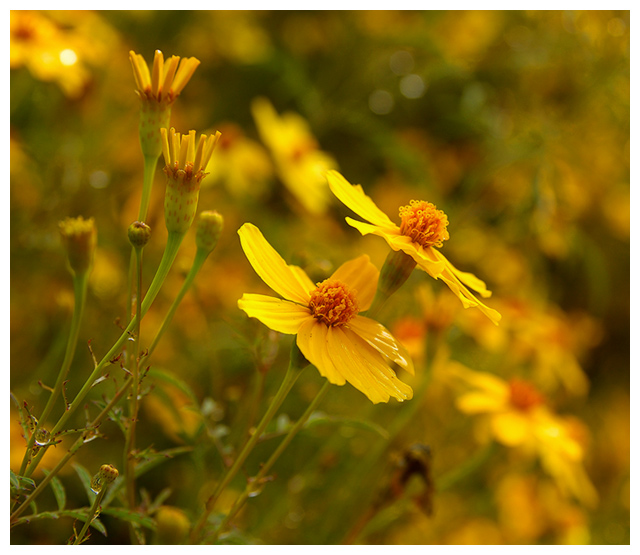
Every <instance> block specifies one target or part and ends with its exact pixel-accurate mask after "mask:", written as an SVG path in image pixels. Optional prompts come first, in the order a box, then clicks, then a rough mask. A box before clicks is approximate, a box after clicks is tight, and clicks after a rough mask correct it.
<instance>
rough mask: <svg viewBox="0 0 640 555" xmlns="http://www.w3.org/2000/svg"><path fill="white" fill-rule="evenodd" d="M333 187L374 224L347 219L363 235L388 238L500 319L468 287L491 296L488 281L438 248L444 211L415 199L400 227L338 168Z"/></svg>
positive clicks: (331, 176) (468, 302)
mask: <svg viewBox="0 0 640 555" xmlns="http://www.w3.org/2000/svg"><path fill="white" fill-rule="evenodd" d="M327 179H328V181H329V187H330V188H331V191H332V192H333V194H334V195H335V196H336V197H338V199H339V200H340V201H341V202H343V203H344V204H345V205H346V206H347V207H348V208H350V209H351V210H353V211H354V212H355V213H356V214H358V215H359V216H361V217H362V218H364V219H365V220H367V221H368V222H370V223H365V222H361V221H357V220H353V219H352V218H346V220H347V223H348V224H349V225H350V226H352V227H355V228H356V229H357V230H358V231H359V232H360V233H362V235H367V234H369V233H372V234H374V235H378V236H380V237H382V238H383V239H385V240H386V241H387V243H388V244H389V246H390V247H391V248H392V249H393V250H394V251H396V252H399V251H402V252H403V253H404V254H406V255H408V256H409V257H411V258H412V259H413V264H417V266H418V268H420V269H421V270H424V271H425V272H427V273H428V274H429V275H430V276H431V277H433V278H435V279H441V280H442V281H444V282H445V283H446V284H447V285H448V286H449V288H450V289H451V291H453V292H454V293H455V294H456V295H457V296H458V298H459V299H460V300H461V301H462V304H463V306H464V307H465V308H469V307H472V306H475V307H477V308H478V309H479V310H481V311H482V312H483V313H484V314H485V315H486V316H487V317H488V318H489V319H490V320H491V321H492V322H493V323H494V324H497V323H498V322H499V321H500V318H501V316H500V314H499V313H498V312H497V311H496V310H493V309H492V308H489V307H488V306H486V305H485V304H483V303H482V302H481V301H479V300H478V299H477V298H476V297H475V295H473V293H471V291H469V289H468V288H471V289H473V290H474V291H477V292H478V293H479V294H480V295H481V296H482V297H485V298H486V297H490V296H491V291H488V290H487V287H486V285H485V283H484V282H483V281H481V280H479V279H478V278H477V277H476V276H474V275H473V274H470V273H467V272H461V271H460V270H458V269H457V268H456V267H454V266H453V264H451V262H449V260H447V258H446V257H445V256H444V255H443V254H442V253H441V252H440V251H439V250H437V248H436V247H441V246H442V243H443V241H445V240H446V239H448V238H449V232H448V231H447V225H448V223H449V222H448V220H447V216H446V215H445V213H444V212H442V210H437V209H436V207H435V206H434V205H433V204H431V203H430V202H425V201H415V200H412V201H411V203H410V204H409V205H407V206H402V207H401V208H400V218H401V220H402V222H401V224H400V226H398V225H396V224H395V223H393V222H392V221H391V220H390V219H389V217H388V216H387V215H386V214H385V213H384V212H382V210H380V209H379V208H378V207H377V206H376V205H375V203H374V202H373V200H371V198H370V197H368V196H367V195H365V193H364V191H363V189H362V187H361V186H360V185H351V184H350V183H349V182H348V181H347V180H346V179H345V178H344V177H343V176H342V175H340V173H338V172H337V171H334V170H332V171H329V172H328V173H327Z"/></svg>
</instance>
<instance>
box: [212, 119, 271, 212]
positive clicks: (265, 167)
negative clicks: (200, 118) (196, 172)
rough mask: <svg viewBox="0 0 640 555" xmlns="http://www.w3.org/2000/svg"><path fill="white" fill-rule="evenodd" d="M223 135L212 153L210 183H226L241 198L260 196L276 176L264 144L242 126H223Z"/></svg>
mask: <svg viewBox="0 0 640 555" xmlns="http://www.w3.org/2000/svg"><path fill="white" fill-rule="evenodd" d="M219 129H220V132H221V133H222V136H221V138H220V141H219V143H218V146H217V147H216V149H215V151H214V152H213V155H212V156H211V163H210V164H209V165H210V167H211V171H210V175H209V178H208V179H207V183H223V184H224V186H225V187H226V188H227V190H228V191H229V192H230V193H231V194H232V195H233V196H234V197H235V198H238V199H243V198H247V197H248V196H249V197H254V198H259V197H261V196H262V195H263V194H264V193H265V192H266V190H267V182H268V180H269V179H271V178H272V177H273V164H272V162H271V159H270V158H269V154H268V153H267V151H266V150H265V149H264V147H263V146H262V145H261V144H260V143H258V142H257V141H254V140H252V139H250V138H249V137H247V136H246V135H245V134H244V133H243V132H242V129H240V127H239V126H238V125H235V124H233V123H228V124H224V125H221V126H220V127H219Z"/></svg>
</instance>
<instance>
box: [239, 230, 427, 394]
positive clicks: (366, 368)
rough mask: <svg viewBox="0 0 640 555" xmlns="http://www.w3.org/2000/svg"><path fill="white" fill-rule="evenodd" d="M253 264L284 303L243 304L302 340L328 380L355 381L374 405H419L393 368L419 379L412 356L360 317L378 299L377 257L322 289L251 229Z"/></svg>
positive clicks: (342, 271)
mask: <svg viewBox="0 0 640 555" xmlns="http://www.w3.org/2000/svg"><path fill="white" fill-rule="evenodd" d="M238 234H239V235H240V241H241V244H242V248H243V250H244V252H245V255H246V256H247V259H248V260H249V262H250V263H251V265H252V266H253V269H254V270H255V271H256V273H257V274H258V275H259V276H260V277H261V278H262V280H263V281H264V282H265V283H266V284H267V285H268V286H269V287H271V288H272V289H273V290H274V291H275V292H276V293H278V294H279V295H280V296H281V297H282V298H275V297H270V296H266V295H258V294H252V293H245V294H244V295H243V296H242V298H241V299H240V300H239V301H238V306H239V307H240V308H241V309H242V310H244V311H245V312H246V313H247V314H248V315H249V316H250V317H252V318H257V319H258V320H260V321H261V322H262V323H263V324H265V325H266V326H268V327H269V328H271V329H272V330H275V331H278V332H280V333H287V334H292V335H296V343H297V345H298V347H299V349H300V351H301V352H302V354H303V355H304V356H305V358H306V359H307V360H308V361H309V362H310V363H311V364H313V365H314V366H315V367H316V368H317V369H318V371H319V372H320V374H321V375H322V376H324V377H325V378H327V380H329V382H331V383H332V384H335V385H344V384H345V382H349V383H350V384H351V385H353V386H354V387H355V388H356V389H358V390H360V391H361V392H362V393H364V394H365V395H366V396H367V397H368V398H369V399H370V400H371V401H372V402H373V403H380V402H385V403H386V402H387V401H388V400H389V397H395V398H396V399H397V400H398V401H404V400H405V399H411V398H412V396H413V391H412V389H411V387H409V386H408V385H407V384H405V383H403V382H402V381H400V380H399V379H398V378H397V376H396V373H395V372H394V370H393V369H392V368H391V367H390V366H389V362H390V361H392V362H395V363H396V364H398V365H399V366H401V367H402V368H404V369H405V370H407V371H408V372H409V373H411V374H413V372H414V370H413V363H412V361H411V358H410V357H409V354H408V352H407V350H406V349H405V348H404V347H403V346H402V345H401V344H400V343H399V342H398V341H397V340H396V339H395V338H394V337H393V336H392V335H391V333H389V331H388V330H387V329H386V328H385V327H384V326H383V325H382V324H380V323H378V322H376V321H374V320H371V319H370V318H366V317H364V316H360V315H359V312H361V311H364V310H367V309H368V308H369V306H370V304H371V301H372V300H373V297H374V295H375V290H376V283H377V279H378V270H377V269H376V267H375V266H374V265H373V264H371V262H370V261H369V257H368V256H366V255H363V256H360V257H358V258H356V259H354V260H351V261H349V262H346V263H344V264H343V265H342V266H340V267H339V268H338V269H337V270H336V271H335V272H334V273H333V275H332V276H331V277H330V278H329V279H326V280H325V281H323V282H321V283H317V284H314V283H313V282H312V281H311V279H310V278H309V276H307V274H306V273H305V272H304V270H302V268H300V267H298V266H291V265H288V264H287V263H286V262H285V261H284V260H283V259H282V257H281V256H280V255H279V254H278V253H277V252H276V251H275V249H274V248H273V247H272V246H271V245H270V244H269V243H268V242H267V240H266V239H265V238H264V236H263V235H262V233H261V232H260V230H259V229H258V228H257V227H256V226H254V225H252V224H249V223H246V224H244V225H243V226H242V227H241V228H240V229H239V230H238Z"/></svg>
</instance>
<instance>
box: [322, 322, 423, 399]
mask: <svg viewBox="0 0 640 555" xmlns="http://www.w3.org/2000/svg"><path fill="white" fill-rule="evenodd" d="M327 341H328V350H329V352H330V353H331V357H332V359H333V361H334V364H335V365H336V367H337V368H338V371H339V372H340V373H341V374H342V375H343V376H344V377H345V379H346V380H347V381H348V382H349V383H350V384H351V385H353V386H354V387H355V388H356V389H358V390H360V391H361V392H362V393H364V394H365V395H366V396H367V397H368V398H369V400H370V401H371V402H373V403H380V402H385V403H386V402H387V401H388V400H389V397H390V396H392V397H395V398H396V399H397V400H398V401H404V400H405V399H411V398H412V397H413V390H412V389H411V387H409V386H408V385H407V384H405V383H403V382H401V381H400V380H399V379H398V378H397V377H396V374H395V372H394V371H393V370H392V369H391V368H389V366H388V365H387V364H386V363H385V361H384V359H383V358H382V356H381V355H380V353H378V352H377V351H376V350H375V349H373V347H371V346H370V345H369V344H368V343H366V342H365V341H364V340H363V339H361V338H360V337H359V336H358V335H357V334H355V333H354V332H352V331H351V330H349V329H347V328H345V327H339V326H336V327H333V328H329V331H328V333H327Z"/></svg>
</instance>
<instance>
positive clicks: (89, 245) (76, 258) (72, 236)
mask: <svg viewBox="0 0 640 555" xmlns="http://www.w3.org/2000/svg"><path fill="white" fill-rule="evenodd" d="M58 228H59V229H60V236H61V237H62V243H63V245H64V247H65V249H66V251H67V257H68V263H69V269H70V270H71V272H72V273H75V274H82V273H84V272H86V271H87V270H89V268H90V267H91V264H92V263H93V254H94V252H95V250H96V243H97V239H98V232H97V230H96V225H95V222H94V220H93V218H89V219H88V220H85V219H83V218H82V216H80V217H78V218H66V219H65V220H63V221H61V222H60V223H59V224H58Z"/></svg>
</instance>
